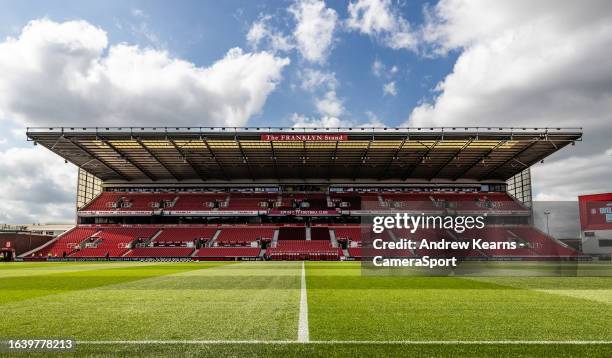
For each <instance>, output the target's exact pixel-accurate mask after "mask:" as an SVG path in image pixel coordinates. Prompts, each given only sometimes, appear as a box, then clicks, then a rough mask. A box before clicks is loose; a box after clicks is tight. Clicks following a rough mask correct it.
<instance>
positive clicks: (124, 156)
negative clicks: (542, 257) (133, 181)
mask: <svg viewBox="0 0 612 358" xmlns="http://www.w3.org/2000/svg"><path fill="white" fill-rule="evenodd" d="M99 138H100V140H101V141H102V143H104V145H106V146H107V147H109V148H110V149H112V150H113V151H114V152H115V153H117V154H118V155H119V157H121V159H123V160H125V161H126V162H127V163H129V164H130V165H131V166H133V167H134V168H136V169H138V171H139V172H141V173H142V174H144V176H146V177H147V178H149V180H152V181H157V178H156V177H155V175H153V173H151V172H150V171H148V170H147V169H146V168H144V167H143V166H142V165H140V164H138V163H136V162H135V161H134V160H132V159H130V157H129V156H128V155H127V154H126V153H124V152H123V151H122V150H121V149H119V148H117V147H115V146H114V145H113V144H112V143H111V142H109V141H108V140H106V139H105V138H102V137H99Z"/></svg>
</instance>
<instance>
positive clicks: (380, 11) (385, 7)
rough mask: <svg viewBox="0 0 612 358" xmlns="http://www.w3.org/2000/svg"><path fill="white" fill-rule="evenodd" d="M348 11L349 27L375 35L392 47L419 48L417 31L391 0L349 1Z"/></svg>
mask: <svg viewBox="0 0 612 358" xmlns="http://www.w3.org/2000/svg"><path fill="white" fill-rule="evenodd" d="M348 13H349V18H348V19H347V20H346V26H347V28H348V29H350V30H355V31H359V32H360V33H362V34H365V35H368V36H370V37H373V38H375V39H377V40H378V41H379V42H381V43H382V44H384V45H386V46H388V47H390V48H392V49H396V50H397V49H408V50H413V51H416V50H417V45H418V36H417V33H415V32H414V31H412V29H411V28H410V24H409V23H408V21H406V20H405V19H404V18H403V17H401V16H400V14H399V12H398V11H397V9H393V8H392V4H391V1H390V0H357V1H355V2H351V3H349V5H348Z"/></svg>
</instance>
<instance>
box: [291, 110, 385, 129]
mask: <svg viewBox="0 0 612 358" xmlns="http://www.w3.org/2000/svg"><path fill="white" fill-rule="evenodd" d="M366 115H367V117H368V120H367V121H366V122H362V123H359V122H356V121H353V120H349V119H340V118H338V117H333V116H326V115H323V116H321V117H307V116H304V115H301V114H297V113H294V114H293V115H292V116H291V121H292V122H293V127H295V128H373V127H377V128H383V127H386V126H385V124H384V123H382V122H381V121H380V120H379V119H378V118H377V117H376V116H375V115H374V114H373V113H371V112H367V113H366Z"/></svg>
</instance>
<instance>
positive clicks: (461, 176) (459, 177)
mask: <svg viewBox="0 0 612 358" xmlns="http://www.w3.org/2000/svg"><path fill="white" fill-rule="evenodd" d="M507 141H508V139H503V140H500V141H499V143H497V144H496V145H495V146H494V147H493V148H491V149H489V150H488V151H487V152H486V153H485V154H484V155H483V156H482V157H479V158H478V160H476V161H475V162H473V163H471V164H470V165H469V166H467V167H466V168H465V169H464V170H463V171H462V172H461V173H459V174H457V175H455V177H454V178H453V180H458V179H461V178H463V176H464V175H466V174H467V173H468V172H469V171H470V170H472V168H474V166H476V165H477V164H478V163H480V161H481V160H483V159H487V158H488V157H489V155H491V153H493V152H494V151H496V150H497V148H499V147H501V146H502V145H504V144H506V142H507Z"/></svg>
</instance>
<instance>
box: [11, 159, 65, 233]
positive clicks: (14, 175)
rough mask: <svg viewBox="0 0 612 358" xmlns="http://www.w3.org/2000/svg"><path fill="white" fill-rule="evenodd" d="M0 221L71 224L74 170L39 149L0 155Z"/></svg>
mask: <svg viewBox="0 0 612 358" xmlns="http://www.w3.org/2000/svg"><path fill="white" fill-rule="evenodd" d="M0 163H2V165H1V166H0V187H2V188H4V190H2V193H0V202H2V205H1V206H0V222H2V223H14V224H26V223H35V222H42V223H52V222H55V223H69V222H74V215H75V214H74V211H75V205H76V204H75V192H76V168H75V167H74V166H73V165H72V164H64V161H63V160H62V159H61V158H59V157H57V156H56V155H55V154H52V153H51V152H49V151H48V150H46V149H43V148H40V147H29V148H10V149H7V150H6V151H1V152H0Z"/></svg>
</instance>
